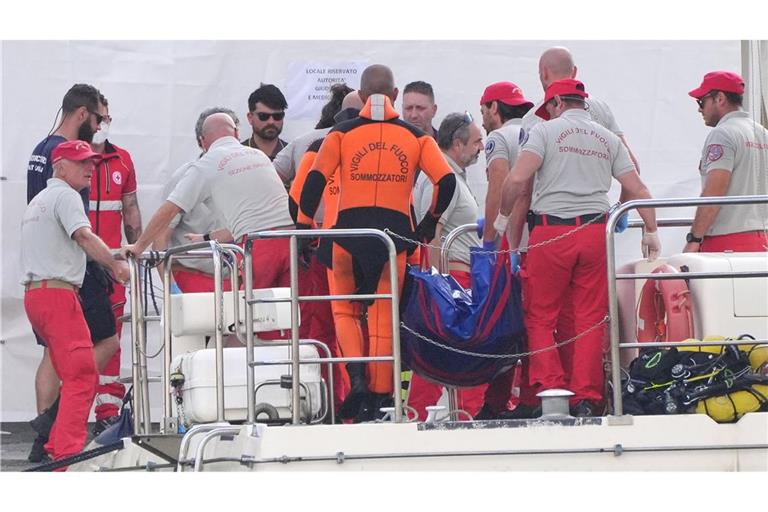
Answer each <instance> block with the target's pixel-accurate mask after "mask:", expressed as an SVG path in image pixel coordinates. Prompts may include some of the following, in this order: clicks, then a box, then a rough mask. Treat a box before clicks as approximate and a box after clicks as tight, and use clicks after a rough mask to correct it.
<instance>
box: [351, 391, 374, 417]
mask: <svg viewBox="0 0 768 512" xmlns="http://www.w3.org/2000/svg"><path fill="white" fill-rule="evenodd" d="M377 403H378V399H377V395H376V394H375V393H371V392H370V391H368V392H367V393H365V394H364V395H363V396H362V398H361V400H360V406H359V408H358V410H357V414H356V415H355V417H354V423H367V422H369V421H374V420H376V417H377V415H376V413H377V412H378V409H377V408H376V404H377Z"/></svg>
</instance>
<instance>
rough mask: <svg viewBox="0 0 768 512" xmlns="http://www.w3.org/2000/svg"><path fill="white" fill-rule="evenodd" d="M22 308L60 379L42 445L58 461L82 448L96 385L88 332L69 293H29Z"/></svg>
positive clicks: (77, 301) (44, 290)
mask: <svg viewBox="0 0 768 512" xmlns="http://www.w3.org/2000/svg"><path fill="white" fill-rule="evenodd" d="M24 309H25V310H26V312H27V317H28V318H29V322H30V323H31V324H32V328H33V329H34V330H35V332H37V333H38V334H39V335H40V336H41V337H42V338H43V339H44V340H45V341H46V342H47V344H48V350H49V352H50V355H51V361H52V362H53V367H54V369H55V370H56V374H57V375H58V376H59V379H61V397H60V401H59V412H58V414H57V416H56V422H55V423H54V424H53V428H52V429H51V433H50V435H49V438H48V443H47V444H46V445H45V449H46V451H48V453H51V454H52V455H53V458H54V460H59V459H63V458H65V457H69V456H71V455H75V454H77V453H80V452H81V451H82V449H83V446H84V445H85V439H86V434H87V432H86V428H87V422H88V413H89V412H90V411H91V405H92V404H93V398H94V395H95V394H96V383H97V382H98V373H97V372H96V362H95V361H94V358H93V343H92V342H91V333H90V331H89V330H88V325H87V324H86V323H85V318H84V317H83V310H82V308H81V307H80V299H79V297H78V295H77V293H75V292H74V291H72V290H65V289H58V288H38V289H34V290H28V291H27V292H26V293H25V294H24Z"/></svg>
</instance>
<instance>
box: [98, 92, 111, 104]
mask: <svg viewBox="0 0 768 512" xmlns="http://www.w3.org/2000/svg"><path fill="white" fill-rule="evenodd" d="M99 103H101V104H102V105H104V106H105V107H109V101H107V97H106V96H104V95H103V94H102V93H99Z"/></svg>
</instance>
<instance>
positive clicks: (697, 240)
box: [685, 231, 704, 244]
mask: <svg viewBox="0 0 768 512" xmlns="http://www.w3.org/2000/svg"><path fill="white" fill-rule="evenodd" d="M703 240H704V238H700V237H698V236H695V235H694V234H693V233H692V232H690V231H689V232H688V234H687V235H685V241H686V242H688V243H691V242H694V243H697V244H700V243H701V242H702V241H703Z"/></svg>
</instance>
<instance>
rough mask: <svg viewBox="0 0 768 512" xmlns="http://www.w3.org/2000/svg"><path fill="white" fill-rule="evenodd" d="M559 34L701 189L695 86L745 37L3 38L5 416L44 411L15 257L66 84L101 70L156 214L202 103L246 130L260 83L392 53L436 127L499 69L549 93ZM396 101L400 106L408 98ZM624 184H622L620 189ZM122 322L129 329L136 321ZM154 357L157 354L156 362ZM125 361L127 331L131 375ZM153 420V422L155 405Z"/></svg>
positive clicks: (290, 85) (628, 126) (674, 243)
mask: <svg viewBox="0 0 768 512" xmlns="http://www.w3.org/2000/svg"><path fill="white" fill-rule="evenodd" d="M552 45H565V46H568V47H569V48H570V49H571V51H572V52H573V53H574V56H575V59H576V64H577V66H578V69H579V71H578V78H579V79H581V80H582V81H583V82H584V83H585V84H586V87H587V91H588V92H589V93H590V94H591V95H594V96H595V97H598V98H601V99H603V100H605V101H607V102H608V104H609V105H611V107H612V109H613V111H614V113H615V115H616V118H617V120H618V122H619V124H620V126H621V127H622V128H623V130H624V132H625V134H626V137H627V139H628V141H629V143H630V145H631V147H632V149H633V150H634V152H635V154H636V155H637V157H638V160H639V162H640V168H641V172H642V176H643V179H644V180H645V182H646V183H647V185H648V186H649V188H650V189H651V192H652V194H653V195H654V196H656V197H683V196H695V195H698V193H699V192H700V184H699V177H698V171H697V165H698V158H699V152H700V150H701V144H703V141H704V138H705V136H706V134H707V131H708V128H706V127H705V126H704V124H703V123H702V120H701V117H700V115H699V114H698V112H697V108H696V104H695V103H694V101H693V100H692V99H691V98H689V97H688V96H687V91H689V90H691V89H693V88H694V87H696V86H698V85H699V83H700V81H701V78H702V76H703V75H704V73H705V72H707V71H711V70H715V69H728V70H733V71H737V72H739V71H740V70H741V53H740V44H739V42H738V41H703V42H702V41H697V42H685V41H671V42H665V41H632V42H615V41H576V42H569V41H508V42H507V41H480V42H475V41H417V42H414V41H341V42H337V41H228V42H215V41H202V42H189V41H184V42H172V41H161V42H151V41H130V42H119V41H107V42H99V41H80V42H71V41H50V42H22V41H18V42H17V41H14V42H3V43H2V47H1V48H0V57H1V58H2V82H1V83H0V91H2V92H1V93H2V107H1V108H2V120H3V123H2V132H1V134H2V135H1V137H0V144H1V146H0V148H1V150H2V172H1V175H2V181H0V183H1V184H2V197H1V199H0V201H2V203H1V206H2V214H3V215H2V237H0V239H1V240H2V251H1V252H0V258H1V259H0V262H1V263H2V282H1V284H2V292H1V295H2V325H1V329H2V330H1V332H0V339H1V340H2V344H1V345H0V358H2V381H1V385H2V394H1V395H0V414H1V415H2V420H3V421H22V420H26V419H29V418H31V417H32V416H33V415H34V409H35V400H34V391H33V390H34V387H33V382H34V374H35V370H36V368H37V364H38V361H39V359H40V356H41V350H40V348H39V347H37V346H36V344H35V341H34V338H33V336H32V334H31V330H30V327H29V324H28V322H27V319H26V317H25V315H24V310H23V305H22V293H23V290H22V288H21V286H20V285H19V261H18V254H19V250H18V243H19V223H20V219H21V215H22V213H23V211H24V208H25V206H26V172H25V171H26V166H27V161H28V158H29V155H30V153H31V151H32V149H33V147H34V146H35V145H36V144H37V143H38V142H39V141H40V140H41V139H42V138H43V137H45V135H46V134H47V133H48V130H49V129H50V128H51V127H52V124H53V122H54V116H55V114H56V111H57V109H58V108H59V106H60V105H61V99H62V96H63V95H64V93H65V92H66V91H67V89H68V88H69V87H70V86H71V85H72V84H73V83H77V82H87V83H91V84H93V85H95V86H96V87H98V88H99V89H100V90H101V91H102V92H103V93H104V94H105V96H106V97H107V98H108V99H109V104H110V114H111V115H112V117H113V119H114V121H113V123H112V129H111V135H110V140H112V141H113V142H114V143H116V144H118V145H120V146H122V147H125V148H127V149H128V150H129V151H130V152H131V154H132V156H133V159H134V162H135V164H136V170H137V173H138V181H139V193H138V195H139V202H140V204H141V207H142V212H143V216H144V221H145V223H146V221H147V220H148V219H149V217H150V216H151V214H152V213H153V212H154V211H155V209H156V208H157V206H158V204H159V197H158V195H159V193H160V188H161V186H162V184H163V183H164V182H165V180H166V179H167V178H168V176H169V175H170V173H171V172H172V171H173V170H174V169H176V168H177V167H178V166H179V165H180V164H182V163H184V162H186V161H188V160H190V159H193V158H195V157H196V155H197V153H198V149H197V146H196V144H195V140H194V137H193V127H194V123H195V120H196V119H197V116H198V114H199V112H200V111H201V110H203V109H204V108H207V107H210V106H213V105H224V106H229V107H231V108H233V109H234V110H235V111H236V112H237V113H238V115H240V118H241V121H242V123H243V124H244V127H243V136H244V137H245V136H247V135H249V134H250V128H249V127H248V126H247V122H246V118H245V114H246V111H247V98H248V95H249V94H250V93H251V92H252V91H253V90H254V89H255V88H256V87H258V85H259V83H260V82H266V83H274V84H276V85H277V86H278V87H280V88H282V89H283V92H284V93H285V95H286V97H288V98H291V97H298V96H297V95H298V94H300V93H301V92H302V91H301V90H300V89H301V88H302V85H301V83H300V81H301V80H300V77H298V76H296V70H297V69H300V70H305V69H306V66H307V65H308V64H311V63H315V62H317V63H328V64H329V65H333V64H338V63H354V64H355V65H360V66H362V67H364V66H365V65H368V64H373V63H383V64H388V65H390V66H391V67H392V69H393V71H394V73H395V79H396V82H397V84H398V86H400V87H401V88H402V87H403V86H404V85H405V84H406V83H408V82H410V81H414V80H425V81H427V82H430V83H431V84H432V85H433V86H434V88H435V93H436V102H437V104H438V115H437V118H436V120H435V125H436V126H437V125H439V121H440V120H442V118H443V117H444V116H445V115H446V114H448V113H450V112H456V111H458V112H463V111H464V110H468V111H469V112H470V113H472V115H473V116H475V118H476V119H478V124H479V119H480V113H479V98H480V95H481V94H482V91H483V89H484V88H485V86H487V85H488V84H490V83H492V82H495V81H500V80H511V81H513V82H515V83H517V84H518V85H519V86H521V87H522V88H523V91H524V92H525V94H526V96H527V97H529V98H530V99H531V100H533V101H538V100H539V99H541V97H542V96H543V94H542V91H541V85H540V83H539V80H538V64H537V63H538V57H539V55H540V54H541V52H542V51H543V50H544V49H545V48H547V47H549V46H552ZM396 106H397V107H398V109H399V107H400V102H399V100H398V102H397V104H396ZM297 110H298V105H297ZM288 111H289V116H288V119H287V120H286V127H285V130H284V132H283V138H285V139H287V140H291V139H292V138H294V137H296V136H298V135H300V134H302V133H304V132H306V131H308V130H309V129H311V128H312V127H313V126H314V124H315V122H316V121H317V118H316V117H313V118H301V116H298V117H299V118H297V116H296V115H292V114H290V112H291V105H290V104H289V110H288ZM484 181H485V173H484V161H483V159H482V157H481V161H480V162H478V164H477V165H476V166H474V167H473V168H472V169H471V170H470V183H471V185H472V187H473V189H474V190H475V191H476V193H477V195H478V198H480V199H482V198H483V197H484V195H485V183H484ZM617 195H618V194H617V192H616V191H615V190H614V191H613V196H612V198H613V199H614V200H615V198H616V197H617ZM665 213H666V215H667V216H685V215H690V214H691V213H692V211H690V210H689V211H684V210H674V211H667V212H661V214H660V215H661V216H664V215H665ZM683 232H684V230H671V231H670V234H665V235H663V237H662V239H663V242H664V243H665V245H664V252H665V254H670V253H674V252H678V251H679V250H680V249H681V248H682V246H683V242H682V233H683ZM639 246H640V241H639V232H637V230H635V232H628V233H625V234H624V235H622V236H620V237H619V246H618V249H617V254H618V256H619V258H620V259H622V260H629V259H636V258H639V257H640V254H639ZM52 250H53V249H52ZM155 282H157V280H156V281H155ZM125 331H126V333H127V334H130V333H129V331H130V327H129V326H126V329H125ZM151 332H156V331H151ZM158 347H159V342H158V339H157V336H155V337H154V338H153V339H150V342H149V351H150V353H153V352H155V351H156V349H157V348H158ZM157 364H158V363H157V361H153V364H152V368H154V370H155V373H159V370H158V366H157ZM129 373H130V345H129V341H128V336H126V337H125V338H124V340H123V374H125V375H127V374H129ZM154 396H158V395H157V394H154ZM154 405H155V406H157V405H158V404H157V403H155V404H154ZM153 410H154V411H158V409H157V408H156V407H153ZM153 419H154V420H156V421H157V420H158V419H159V417H158V415H157V414H154V417H153Z"/></svg>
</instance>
